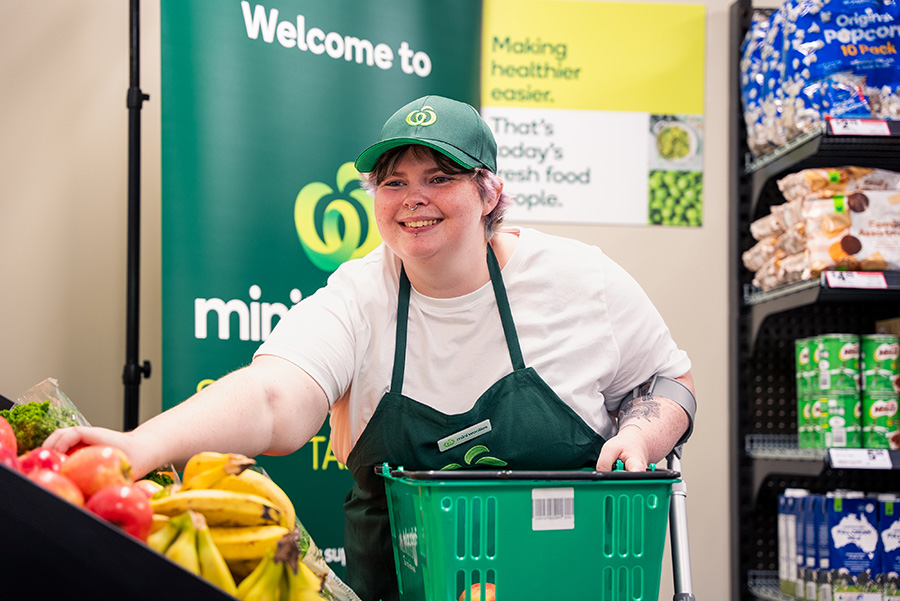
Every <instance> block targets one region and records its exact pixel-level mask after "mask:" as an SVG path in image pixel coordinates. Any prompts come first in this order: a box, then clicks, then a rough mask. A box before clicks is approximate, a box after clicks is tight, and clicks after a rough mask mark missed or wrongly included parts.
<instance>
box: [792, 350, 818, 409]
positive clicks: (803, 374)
mask: <svg viewBox="0 0 900 601" xmlns="http://www.w3.org/2000/svg"><path fill="white" fill-rule="evenodd" d="M815 345H816V339H815V338H798V339H796V340H794V372H795V374H796V380H797V399H798V400H799V399H802V398H803V397H805V396H808V395H809V394H811V393H812V392H813V390H814V388H813V383H814V381H813V375H814V374H815V370H816V365H815V363H814V361H813V357H814V356H815V354H816V352H815Z"/></svg>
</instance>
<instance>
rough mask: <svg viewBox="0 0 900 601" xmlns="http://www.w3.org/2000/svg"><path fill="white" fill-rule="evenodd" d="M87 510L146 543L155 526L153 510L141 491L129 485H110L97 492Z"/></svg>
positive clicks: (89, 502)
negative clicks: (151, 529)
mask: <svg viewBox="0 0 900 601" xmlns="http://www.w3.org/2000/svg"><path fill="white" fill-rule="evenodd" d="M84 507H85V509H87V510H88V511H90V512H91V513H93V514H95V515H97V516H99V517H101V518H103V519H104V520H106V521H107V522H109V523H110V524H113V525H115V526H118V527H119V528H121V529H122V530H124V531H125V532H127V533H128V534H130V535H131V536H133V537H135V538H136V539H138V540H140V541H146V540H147V535H148V534H150V528H151V527H152V526H153V508H152V507H151V506H150V500H149V499H147V495H146V494H145V493H144V492H143V491H142V490H140V489H138V488H135V487H134V486H130V485H128V484H110V485H109V486H104V487H103V488H101V489H100V490H98V491H97V492H95V493H94V494H93V495H92V496H91V498H89V499H88V500H87V503H85V506H84Z"/></svg>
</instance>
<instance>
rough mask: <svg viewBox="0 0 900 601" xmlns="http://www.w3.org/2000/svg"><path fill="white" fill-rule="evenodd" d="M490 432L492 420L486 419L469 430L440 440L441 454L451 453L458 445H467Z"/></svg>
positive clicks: (438, 442)
mask: <svg viewBox="0 0 900 601" xmlns="http://www.w3.org/2000/svg"><path fill="white" fill-rule="evenodd" d="M490 431H491V420H489V419H486V420H484V421H483V422H478V423H477V424H475V425H474V426H469V427H468V428H465V429H463V430H460V431H459V432H455V433H453V434H451V435H450V436H445V437H444V438H442V439H440V440H439V441H437V445H438V449H440V451H441V453H443V452H444V451H449V450H450V449H452V448H453V447H455V446H457V445H460V444H463V443H466V442H468V441H470V440H472V439H473V438H478V437H479V436H481V435H482V434H487V433H488V432H490Z"/></svg>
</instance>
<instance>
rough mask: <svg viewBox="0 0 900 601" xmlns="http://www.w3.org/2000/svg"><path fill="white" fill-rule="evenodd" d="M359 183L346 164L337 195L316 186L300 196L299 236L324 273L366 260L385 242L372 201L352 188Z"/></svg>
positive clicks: (350, 165) (319, 184)
mask: <svg viewBox="0 0 900 601" xmlns="http://www.w3.org/2000/svg"><path fill="white" fill-rule="evenodd" d="M358 182H359V172H357V171H356V168H355V167H354V166H353V163H344V164H343V165H341V167H340V169H338V172H337V189H338V191H337V192H335V191H334V190H333V189H332V188H331V187H330V186H328V185H327V184H323V183H322V182H312V183H309V184H307V185H305V186H303V189H302V190H300V193H299V194H297V200H296V201H295V202H294V224H295V225H296V226H297V236H299V238H300V244H301V246H303V251H304V252H305V253H306V256H307V257H309V260H310V261H312V263H313V265H315V266H316V267H318V268H319V269H321V270H322V271H327V272H331V271H334V270H335V269H337V267H338V265H340V264H341V263H343V262H344V261H347V260H349V259H356V258H358V257H362V256H365V255H366V254H367V253H368V252H369V251H371V250H372V249H373V248H375V247H376V246H378V244H379V243H380V242H381V236H380V235H379V234H378V229H377V228H376V227H375V213H374V207H373V204H374V203H373V200H372V198H371V197H370V196H369V195H368V194H366V192H365V190H363V189H362V188H360V187H355V188H352V187H351V184H358ZM348 189H349V191H348ZM347 197H349V199H348V198H347ZM364 232H365V239H364V240H363V235H364Z"/></svg>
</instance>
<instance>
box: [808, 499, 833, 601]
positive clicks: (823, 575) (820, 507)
mask: <svg viewBox="0 0 900 601" xmlns="http://www.w3.org/2000/svg"><path fill="white" fill-rule="evenodd" d="M803 525H804V534H803V545H804V548H805V552H804V558H805V567H804V570H803V586H804V592H805V595H804V596H803V598H804V599H809V600H811V601H816V600H817V599H819V596H820V592H821V589H822V587H823V586H825V585H827V583H828V566H829V556H828V516H827V514H826V512H825V496H824V495H818V494H811V495H809V496H808V497H806V498H805V499H803Z"/></svg>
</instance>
